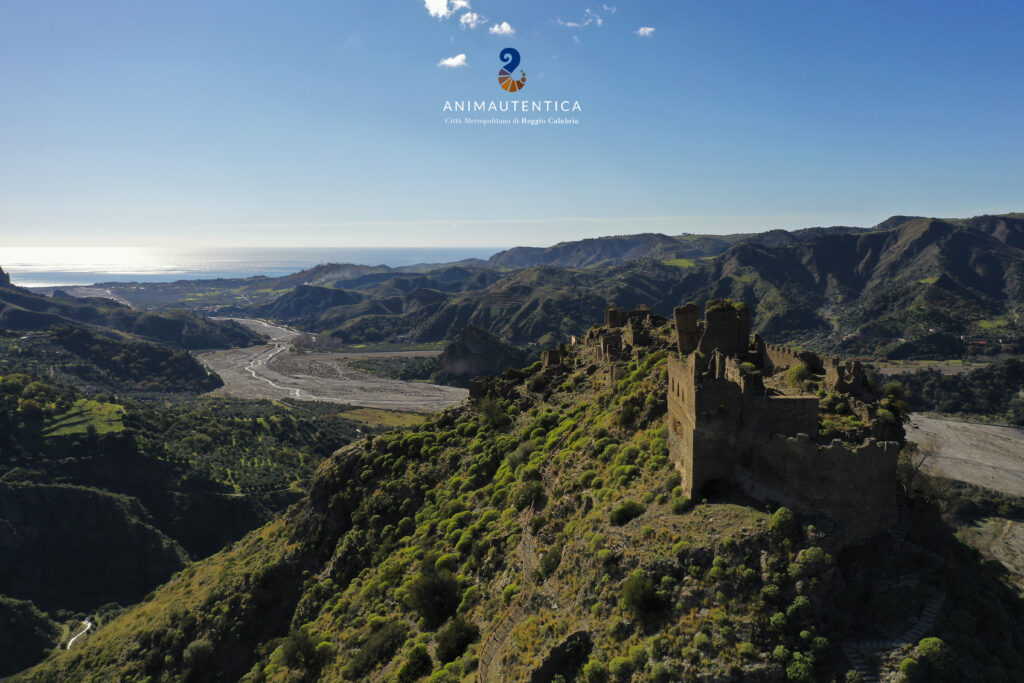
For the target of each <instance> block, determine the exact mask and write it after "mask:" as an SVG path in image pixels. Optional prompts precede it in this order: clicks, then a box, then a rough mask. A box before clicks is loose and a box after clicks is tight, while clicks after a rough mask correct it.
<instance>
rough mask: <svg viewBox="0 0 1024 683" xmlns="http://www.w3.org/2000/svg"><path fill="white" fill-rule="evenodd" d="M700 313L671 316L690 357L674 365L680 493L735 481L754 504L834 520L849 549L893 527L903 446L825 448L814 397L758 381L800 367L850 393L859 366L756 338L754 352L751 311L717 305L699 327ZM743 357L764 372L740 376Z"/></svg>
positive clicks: (687, 309)
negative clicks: (767, 386) (774, 390)
mask: <svg viewBox="0 0 1024 683" xmlns="http://www.w3.org/2000/svg"><path fill="white" fill-rule="evenodd" d="M695 309H696V306H684V307H680V308H676V309H675V312H674V318H675V322H676V331H677V338H678V347H679V349H680V351H682V350H683V349H687V348H691V349H692V350H693V351H694V352H693V353H690V354H687V355H683V356H682V357H681V358H675V357H670V358H669V361H668V445H669V453H670V458H671V460H672V463H673V465H674V466H675V467H676V469H677V470H678V471H679V473H680V475H681V477H682V484H681V486H682V488H683V491H684V493H685V494H686V495H688V496H690V497H695V496H698V495H700V492H701V488H702V487H703V486H704V485H705V484H707V483H708V482H710V481H712V480H715V479H725V480H729V481H733V482H735V483H737V484H739V485H740V486H741V487H742V488H743V489H744V490H745V491H746V492H747V493H748V494H749V495H751V496H753V497H755V498H759V499H769V500H775V501H778V502H781V503H783V504H786V505H789V506H791V507H793V508H794V509H796V510H798V511H800V512H803V513H807V514H811V515H821V516H825V517H828V518H830V519H832V520H834V521H835V522H836V523H837V525H838V527H839V529H838V531H837V538H838V539H839V540H840V543H843V544H845V543H854V542H858V541H862V540H865V539H866V538H868V537H870V536H872V535H874V534H876V533H879V532H880V531H882V530H884V529H886V528H887V527H889V526H891V525H892V524H893V523H894V522H895V521H896V498H895V492H896V488H895V487H896V457H897V454H898V452H899V444H898V443H897V442H895V441H885V442H879V441H876V440H874V439H868V440H866V441H865V442H864V443H863V444H862V445H860V446H857V447H850V446H847V445H845V444H843V443H842V442H841V441H838V440H837V441H833V442H832V443H830V444H826V445H819V444H818V443H817V442H816V439H817V437H818V413H819V400H818V398H817V396H813V395H799V396H784V395H778V394H772V393H769V391H767V390H766V389H765V386H764V383H763V382H762V374H761V373H764V375H771V374H774V373H777V372H783V371H785V370H788V369H789V368H791V367H793V366H795V365H798V364H800V363H803V364H804V365H807V366H808V368H809V369H810V370H811V371H812V372H815V373H819V374H820V373H825V374H826V386H832V387H836V388H839V387H843V388H845V389H840V390H846V389H849V390H851V391H853V390H857V389H858V387H859V388H863V386H864V384H863V370H862V369H861V367H860V364H859V363H856V362H852V361H851V362H846V363H840V362H839V361H838V360H836V359H828V361H826V362H825V363H822V361H821V359H819V358H818V356H817V355H815V354H813V353H810V352H806V351H796V350H793V349H787V348H784V347H779V346H774V345H769V344H765V343H764V342H763V340H761V339H760V338H759V337H758V338H757V339H756V353H755V354H750V353H749V351H750V350H749V347H748V344H747V341H748V339H747V337H746V335H747V334H749V314H748V313H747V311H746V309H745V308H737V307H732V306H722V307H718V308H716V309H715V310H712V311H711V312H709V314H708V315H707V317H706V319H705V321H704V322H703V323H701V322H700V321H697V320H696V314H695ZM698 334H699V339H698V338H697V335H698ZM696 351H700V353H697V352H696ZM744 359H748V360H750V361H755V366H760V367H759V368H757V367H756V368H755V369H759V370H760V373H759V372H751V371H750V369H749V366H748V368H747V369H746V370H744V368H743V366H742V362H743V360H744Z"/></svg>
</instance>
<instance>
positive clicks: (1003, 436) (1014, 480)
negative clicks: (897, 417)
mask: <svg viewBox="0 0 1024 683" xmlns="http://www.w3.org/2000/svg"><path fill="white" fill-rule="evenodd" d="M907 438H908V439H909V440H911V441H915V442H917V443H927V442H931V443H933V444H934V445H935V448H936V451H937V453H936V455H935V456H933V457H932V458H931V459H929V460H928V461H927V462H926V463H925V466H924V469H925V470H926V471H927V472H929V473H930V474H934V475H938V476H941V477H946V478H948V479H956V480H959V481H965V482H967V483H969V484H975V485H977V486H984V487H985V488H988V489H993V490H995V491H1002V492H1003V493H1008V494H1010V495H1014V496H1024V429H1016V428H1013V427H999V426H996V425H985V424H975V423H972V422H958V421H955V420H943V419H938V418H934V417H925V416H924V415H919V414H916V413H915V414H913V415H911V416H910V424H909V425H907Z"/></svg>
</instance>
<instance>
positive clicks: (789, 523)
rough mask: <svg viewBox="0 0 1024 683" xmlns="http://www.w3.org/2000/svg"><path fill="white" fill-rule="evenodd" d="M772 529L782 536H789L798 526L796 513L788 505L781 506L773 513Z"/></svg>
mask: <svg viewBox="0 0 1024 683" xmlns="http://www.w3.org/2000/svg"><path fill="white" fill-rule="evenodd" d="M771 525H772V530H773V531H776V532H777V533H779V534H780V535H782V536H789V535H790V534H792V533H793V530H794V529H795V528H796V515H795V514H793V511H792V510H790V509H789V508H787V507H781V508H779V509H778V510H776V511H775V512H774V514H772V520H771Z"/></svg>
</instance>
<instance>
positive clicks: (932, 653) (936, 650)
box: [917, 637, 953, 678]
mask: <svg viewBox="0 0 1024 683" xmlns="http://www.w3.org/2000/svg"><path fill="white" fill-rule="evenodd" d="M917 651H918V652H919V653H920V654H921V659H922V660H924V661H925V662H927V664H928V666H929V667H930V668H931V669H932V670H933V671H934V672H935V673H937V674H938V675H939V676H940V677H943V678H945V677H947V676H950V675H951V674H952V673H953V661H952V660H953V653H952V652H950V649H949V646H948V645H946V643H945V642H943V640H942V639H941V638H934V637H933V638H923V639H921V642H919V643H918V644H917Z"/></svg>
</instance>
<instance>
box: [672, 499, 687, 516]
mask: <svg viewBox="0 0 1024 683" xmlns="http://www.w3.org/2000/svg"><path fill="white" fill-rule="evenodd" d="M690 507H691V506H690V499H689V498H687V497H686V496H681V497H679V498H673V499H672V512H674V513H675V514H677V515H681V514H683V513H684V512H686V511H687V510H689V509H690Z"/></svg>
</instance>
